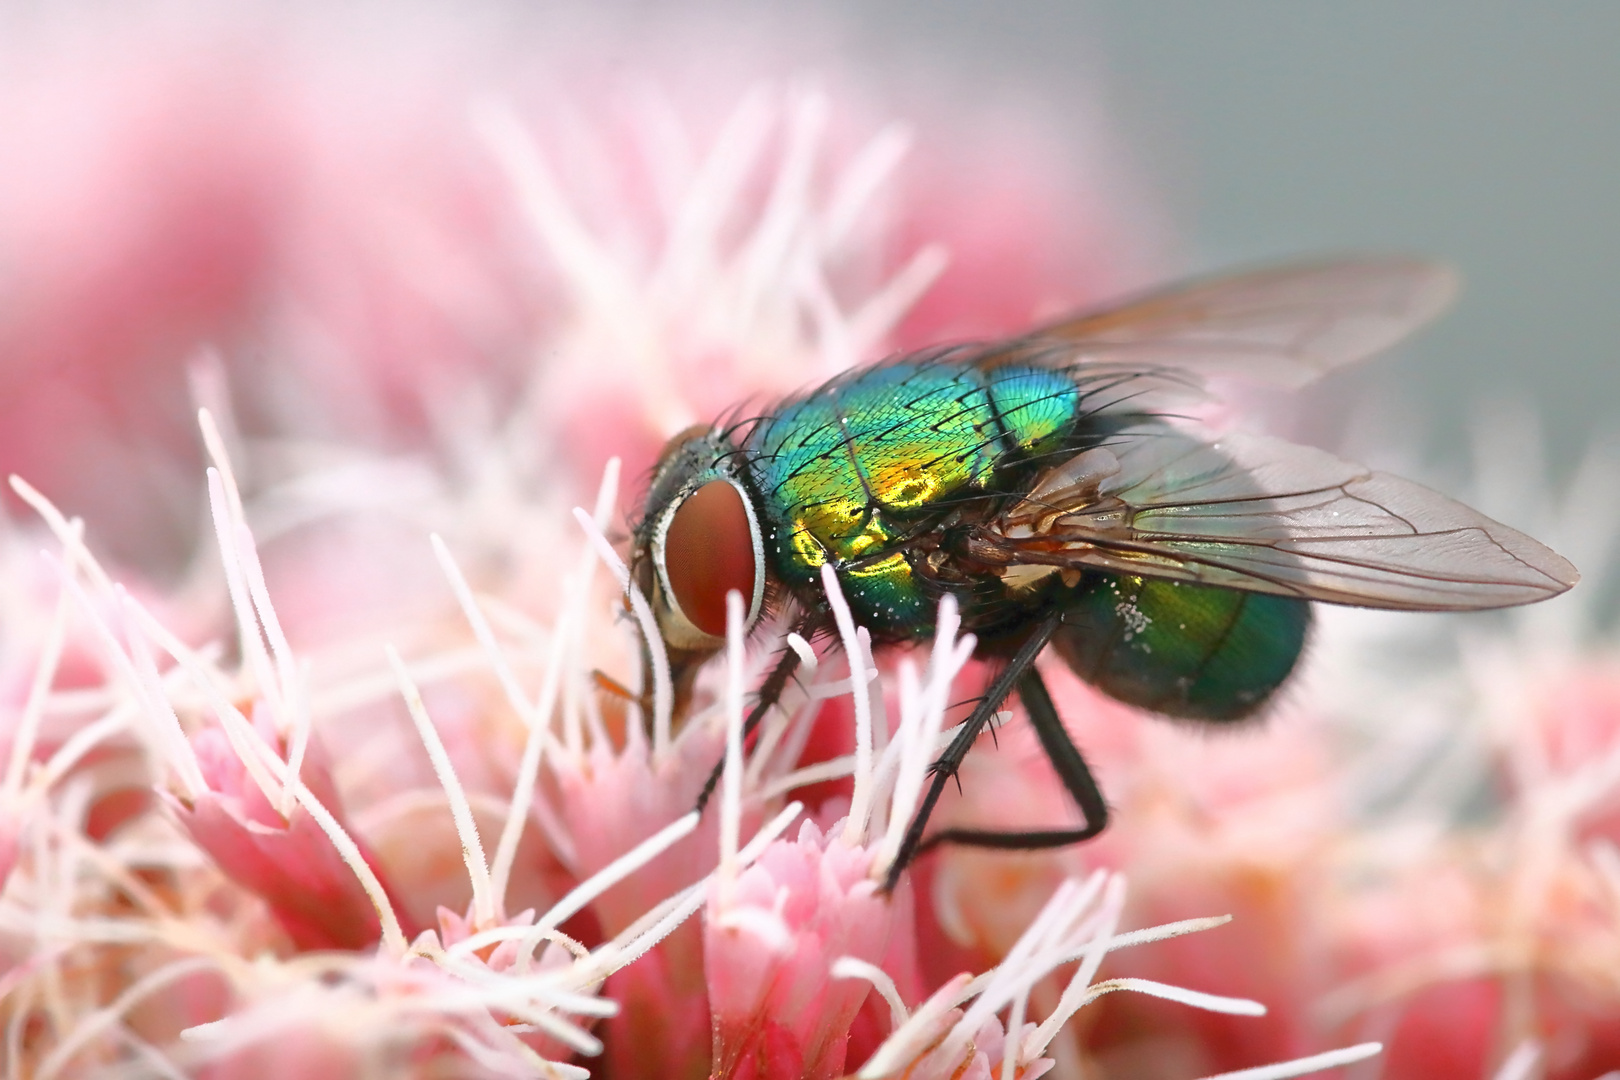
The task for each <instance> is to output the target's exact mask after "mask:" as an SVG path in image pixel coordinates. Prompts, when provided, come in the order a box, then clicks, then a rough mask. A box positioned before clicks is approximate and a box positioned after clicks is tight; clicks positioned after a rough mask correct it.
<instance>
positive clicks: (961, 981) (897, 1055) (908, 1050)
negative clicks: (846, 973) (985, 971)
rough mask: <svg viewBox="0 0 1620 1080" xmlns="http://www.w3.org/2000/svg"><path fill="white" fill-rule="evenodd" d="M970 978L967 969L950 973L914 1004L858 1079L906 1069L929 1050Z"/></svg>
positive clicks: (875, 1079)
mask: <svg viewBox="0 0 1620 1080" xmlns="http://www.w3.org/2000/svg"><path fill="white" fill-rule="evenodd" d="M972 981H973V979H972V977H971V976H969V975H968V974H967V973H966V972H963V973H961V974H959V975H956V976H953V977H952V978H951V979H950V980H948V981H947V982H946V983H945V984H944V985H942V986H941V987H940V988H939V989H938V990H936V991H934V992H933V993H932V994H930V995H929V996H928V1000H927V1001H924V1002H923V1003H922V1004H921V1005H919V1006H917V1011H916V1012H914V1013H912V1014H911V1017H910V1018H909V1019H908V1020H906V1022H905V1023H904V1024H902V1025H901V1026H900V1027H898V1028H896V1029H895V1030H894V1031H892V1032H890V1034H889V1037H888V1038H887V1039H885V1040H883V1045H881V1046H879V1047H878V1048H877V1052H876V1053H875V1054H873V1055H872V1057H871V1058H870V1059H869V1060H868V1061H867V1062H866V1064H865V1065H863V1066H861V1071H860V1072H858V1073H856V1076H857V1077H859V1080H883V1078H884V1077H888V1076H892V1075H894V1074H895V1073H897V1072H899V1071H900V1070H901V1069H903V1068H905V1067H906V1066H908V1065H909V1064H911V1063H912V1062H913V1061H915V1060H916V1059H917V1058H919V1057H921V1056H922V1055H923V1054H924V1053H926V1052H927V1051H928V1048H929V1047H930V1046H932V1045H933V1044H934V1042H935V1041H936V1040H937V1039H938V1038H939V1035H940V1028H941V1027H943V1026H944V1024H945V1019H946V1014H948V1013H949V1012H950V1011H951V1010H952V1009H954V1008H956V1002H957V1001H958V1000H960V998H961V995H962V994H963V992H964V991H965V990H966V988H967V987H968V985H969V984H970V983H971V982H972Z"/></svg>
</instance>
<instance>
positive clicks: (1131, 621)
mask: <svg viewBox="0 0 1620 1080" xmlns="http://www.w3.org/2000/svg"><path fill="white" fill-rule="evenodd" d="M1310 616H1311V611H1310V604H1309V603H1307V602H1306V601H1304V600H1295V599H1292V598H1290V597H1284V596H1270V595H1267V594H1263V593H1247V592H1237V591H1235V590H1232V589H1222V588H1215V587H1211V586H1207V585H1189V584H1186V583H1183V582H1176V581H1165V580H1160V579H1154V578H1141V577H1134V576H1132V577H1125V576H1121V577H1115V576H1112V575H1088V576H1087V579H1086V580H1085V581H1083V582H1082V583H1081V585H1080V586H1079V588H1077V589H1076V590H1075V591H1074V592H1073V594H1072V596H1071V597H1070V598H1069V599H1068V600H1067V601H1065V602H1064V626H1063V628H1062V629H1061V630H1060V631H1059V633H1058V636H1057V637H1056V638H1055V639H1054V643H1055V644H1056V645H1057V647H1058V651H1059V652H1060V653H1061V654H1062V655H1063V658H1064V659H1065V660H1066V661H1067V662H1068V664H1069V666H1070V667H1071V668H1073V669H1074V672H1075V674H1077V675H1079V676H1080V677H1081V678H1083V679H1085V680H1086V681H1087V682H1089V683H1091V684H1092V685H1094V686H1096V687H1097V688H1098V689H1100V690H1102V691H1103V692H1104V693H1106V694H1108V695H1109V696H1110V697H1113V698H1117V699H1118V700H1120V701H1123V702H1125V703H1126V704H1129V705H1138V706H1141V707H1142V708H1144V709H1151V710H1153V711H1154V712H1159V713H1165V714H1167V715H1169V716H1180V717H1186V718H1188V719H1195V720H1237V719H1241V718H1242V717H1245V716H1248V715H1250V714H1251V713H1253V712H1254V711H1255V710H1257V709H1259V708H1260V707H1261V706H1262V705H1264V704H1265V702H1266V699H1267V698H1269V697H1270V696H1271V694H1272V692H1273V691H1275V690H1276V689H1277V687H1278V686H1280V685H1282V682H1283V680H1284V679H1286V678H1287V677H1288V674H1289V672H1291V671H1292V670H1293V669H1294V664H1295V662H1296V661H1297V660H1298V659H1299V655H1300V652H1301V651H1302V650H1303V649H1304V646H1305V636H1306V632H1307V630H1308V628H1309V626H1310Z"/></svg>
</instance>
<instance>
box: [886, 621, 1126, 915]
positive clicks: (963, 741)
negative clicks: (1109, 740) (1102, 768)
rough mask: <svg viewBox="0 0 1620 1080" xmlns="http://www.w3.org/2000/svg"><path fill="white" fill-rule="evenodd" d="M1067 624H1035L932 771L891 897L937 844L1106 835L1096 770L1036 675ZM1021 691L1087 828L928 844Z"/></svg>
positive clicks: (967, 832) (889, 879)
mask: <svg viewBox="0 0 1620 1080" xmlns="http://www.w3.org/2000/svg"><path fill="white" fill-rule="evenodd" d="M1062 622H1063V616H1062V613H1061V612H1057V611H1053V612H1051V613H1049V614H1048V615H1047V616H1046V617H1045V618H1044V619H1042V620H1041V621H1040V622H1039V623H1037V624H1036V625H1035V628H1034V630H1033V631H1031V633H1030V635H1029V636H1028V637H1027V638H1025V639H1024V642H1023V644H1022V645H1020V646H1019V648H1018V651H1017V652H1016V653H1014V654H1013V657H1012V659H1011V660H1009V661H1008V662H1007V666H1006V667H1005V668H1003V669H1002V671H1001V672H1000V674H998V675H997V676H996V678H995V680H994V681H993V682H992V683H991V684H990V689H989V690H987V691H986V692H985V695H984V697H983V698H982V699H981V700H980V701H979V704H978V706H977V707H975V708H974V710H973V712H971V713H970V714H968V718H967V720H966V721H964V722H963V724H962V728H961V730H960V731H958V732H957V734H956V737H955V738H954V739H952V740H951V744H950V745H949V746H948V747H946V748H945V752H944V753H942V754H941V755H940V756H939V760H938V761H936V762H934V765H933V769H932V770H931V771H932V773H933V779H932V781H931V782H930V783H929V785H928V791H927V792H926V793H925V794H924V795H923V799H922V805H921V806H919V807H918V809H917V812H916V814H915V815H913V817H912V819H911V825H910V827H909V828H908V829H907V830H906V835H905V839H904V840H902V841H901V844H900V851H899V853H898V854H897V855H896V856H895V859H894V862H893V864H891V865H890V867H889V870H888V873H887V875H886V876H885V878H884V882H883V888H884V891H885V892H893V891H894V887H895V885H897V884H898V883H899V881H900V875H901V873H903V872H904V871H905V868H906V867H907V866H909V865H910V864H911V860H912V859H914V858H916V857H917V856H918V855H919V854H921V853H922V852H924V851H926V850H928V849H929V848H931V847H934V846H935V845H936V844H942V843H946V842H950V843H959V844H969V845H972V846H976V847H994V848H1011V849H1026V850H1027V849H1033V848H1043V847H1061V846H1063V845H1064V844H1073V843H1076V842H1078V841H1080V840H1085V839H1089V838H1090V837H1093V836H1095V835H1097V834H1098V833H1099V832H1101V831H1102V829H1103V826H1104V825H1105V824H1106V823H1107V821H1108V808H1107V806H1106V805H1105V804H1104V803H1103V799H1102V794H1101V793H1100V792H1099V791H1098V790H1097V784H1096V782H1095V781H1093V780H1092V778H1091V770H1089V769H1087V768H1086V763H1085V759H1084V758H1082V757H1081V756H1080V751H1078V750H1076V749H1075V747H1074V743H1072V742H1070V741H1069V735H1068V732H1066V731H1064V729H1063V721H1061V720H1060V719H1058V715H1057V709H1056V708H1055V707H1053V705H1052V695H1050V694H1049V693H1047V692H1046V684H1045V683H1043V682H1042V681H1041V677H1040V674H1039V673H1038V672H1037V671H1036V670H1035V658H1036V657H1038V656H1040V654H1041V650H1042V649H1044V648H1046V644H1047V642H1049V641H1051V640H1052V635H1053V634H1055V633H1057V630H1058V627H1059V626H1060V625H1061V624H1062ZM1015 689H1016V690H1017V691H1018V694H1019V696H1020V697H1021V698H1022V699H1023V701H1024V707H1025V709H1026V710H1027V711H1028V712H1029V716H1030V720H1031V722H1032V723H1033V724H1034V725H1035V731H1036V733H1037V734H1038V735H1039V736H1040V740H1041V746H1042V748H1043V749H1044V750H1045V751H1046V756H1047V758H1048V759H1049V760H1050V761H1051V762H1052V767H1053V768H1054V769H1055V770H1057V774H1058V777H1059V778H1060V779H1061V780H1062V781H1063V786H1064V787H1065V788H1067V789H1068V791H1069V793H1070V794H1071V795H1073V796H1074V799H1075V802H1076V803H1078V804H1079V806H1080V809H1081V812H1082V813H1084V814H1085V816H1086V824H1085V826H1084V827H1083V828H1079V829H1062V830H1056V829H1053V830H1043V831H1038V832H994V831H989V830H980V829H946V830H944V831H942V832H940V833H937V834H935V835H934V836H932V837H930V838H929V839H927V840H924V839H923V835H922V834H923V830H924V829H925V828H927V826H928V817H929V815H930V814H932V813H933V812H934V806H935V805H936V804H937V803H938V802H939V798H940V796H941V795H942V794H944V792H945V785H946V784H947V783H949V782H950V780H951V778H952V777H954V776H955V775H956V772H957V770H958V769H959V768H961V766H962V759H963V758H965V757H967V753H968V751H969V750H971V749H972V748H973V743H974V741H975V740H977V739H978V737H979V733H980V732H981V731H982V730H984V726H985V724H987V723H989V722H990V719H991V718H992V717H994V716H995V715H996V711H997V710H998V709H1000V708H1001V704H1002V702H1004V701H1005V700H1007V695H1009V694H1011V693H1012V692H1013V691H1014V690H1015Z"/></svg>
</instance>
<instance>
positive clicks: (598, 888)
mask: <svg viewBox="0 0 1620 1080" xmlns="http://www.w3.org/2000/svg"><path fill="white" fill-rule="evenodd" d="M697 825H698V814H697V811H695V810H694V811H692V812H691V813H688V814H686V815H684V816H682V817H679V818H676V819H675V820H674V821H673V822H671V823H670V824H668V825H666V826H664V827H663V828H662V829H660V830H658V831H657V832H655V833H653V834H652V835H651V836H649V837H648V838H647V839H645V840H643V841H642V842H641V843H639V844H637V845H636V846H635V847H633V848H631V849H630V850H629V851H627V852H625V853H624V854H623V855H620V856H619V857H618V858H616V859H614V860H613V861H612V862H610V863H608V864H607V865H606V866H604V867H603V868H602V869H601V870H598V871H597V872H596V873H594V874H592V875H591V876H590V877H589V878H587V879H585V880H584V881H582V882H580V883H579V884H578V885H576V886H574V888H573V889H571V890H570V891H569V892H568V895H566V896H564V897H563V898H562V899H561V900H559V901H557V902H556V903H555V904H553V905H552V907H551V910H549V911H547V912H546V913H545V914H544V915H543V916H541V917H540V918H539V920H537V921H536V922H535V924H534V926H532V927H530V929H529V932H528V933H527V934H526V935H524V938H523V945H522V949H521V951H520V954H519V955H521V956H523V957H525V958H527V957H528V956H530V955H531V954H532V953H533V952H534V950H535V949H537V948H539V946H540V943H541V941H542V940H544V938H545V935H546V934H547V933H549V932H550V931H552V930H555V929H556V928H557V927H559V926H561V925H562V924H563V923H564V922H566V921H567V920H568V919H569V918H570V917H571V916H573V915H574V914H576V913H577V912H579V911H580V910H581V909H583V908H584V907H585V905H587V904H589V903H590V902H591V901H592V900H595V899H596V898H597V897H598V896H601V895H602V894H603V893H604V892H607V890H609V889H611V888H612V887H613V886H615V885H617V884H618V883H619V882H621V881H623V880H624V879H625V878H627V877H629V876H630V875H631V874H633V873H635V872H636V871H637V870H639V869H641V868H642V867H643V866H646V865H647V864H648V863H650V862H652V860H653V859H655V858H657V857H658V856H659V855H662V854H663V853H664V852H665V851H668V850H669V849H670V848H671V847H673V846H674V845H675V844H677V843H679V842H680V841H681V840H683V839H685V838H686V837H687V836H690V835H691V834H692V831H693V830H694V829H696V828H697Z"/></svg>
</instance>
